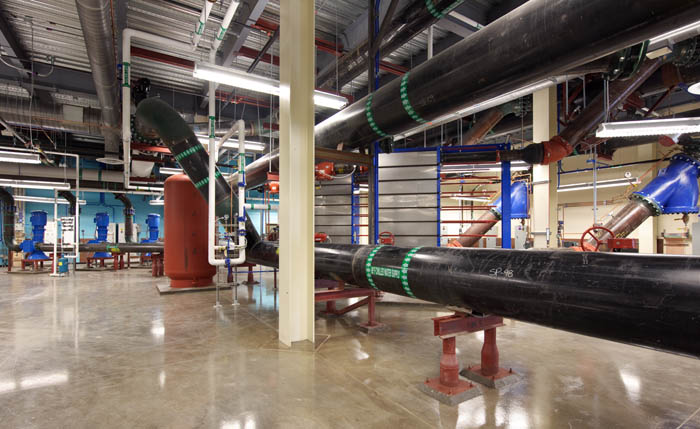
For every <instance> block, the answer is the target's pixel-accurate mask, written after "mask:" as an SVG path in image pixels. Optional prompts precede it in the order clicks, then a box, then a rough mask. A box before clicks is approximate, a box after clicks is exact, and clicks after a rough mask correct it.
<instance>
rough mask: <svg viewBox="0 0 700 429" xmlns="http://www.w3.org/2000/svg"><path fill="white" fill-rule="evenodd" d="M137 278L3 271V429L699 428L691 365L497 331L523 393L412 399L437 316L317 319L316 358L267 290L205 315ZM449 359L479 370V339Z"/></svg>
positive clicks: (418, 309) (197, 299)
mask: <svg viewBox="0 0 700 429" xmlns="http://www.w3.org/2000/svg"><path fill="white" fill-rule="evenodd" d="M148 274H149V273H148V272H147V271H144V270H131V271H129V272H127V271H121V272H118V273H113V272H94V273H91V272H80V273H78V274H77V275H73V276H71V277H69V278H63V279H52V278H49V277H48V276H44V275H41V276H38V275H37V276H29V275H25V276H22V275H7V274H0V291H2V294H0V427H2V428H15V427H17V428H22V427H51V428H62V427H66V428H68V427H70V428H78V427H90V428H95V427H120V428H137V427H138V428H141V427H144V428H146V427H147V428H155V427H167V428H200V427H201V428H210V427H211V428H227V429H233V428H236V429H250V428H270V427H284V428H290V427H291V428H296V427H300V428H308V427H324V428H325V427H377V428H387V427H403V428H413V427H450V428H451V427H465V428H472V427H488V428H491V427H499V428H501V427H502V428H582V427H592V428H614V427H621V428H642V427H644V428H647V427H658V428H678V427H683V428H700V361H698V360H694V359H688V358H683V357H678V356H673V355H669V354H665V353H660V352H654V351H651V350H645V349H641V348H636V347H631V346H625V345H621V344H615V343H611V342H607V341H601V340H596V339H591V338H586V337H582V336H578V335H573V334H568V333H564V332H560V331H555V330H551V329H546V328H541V327H538V326H534V325H529V324H525V323H520V322H513V321H508V322H507V326H506V327H503V328H501V329H499V345H500V355H501V363H502V366H506V367H512V368H513V369H514V370H515V371H517V372H518V373H520V374H522V375H523V379H522V381H520V382H518V383H517V384H515V385H513V386H511V387H510V388H509V389H508V390H505V391H501V392H498V391H495V390H488V389H486V392H485V394H484V396H482V397H479V398H476V399H473V400H471V401H468V402H466V403H463V404H461V405H459V406H457V407H449V406H446V405H442V404H440V403H438V402H436V401H435V400H433V399H431V398H429V397H427V396H426V395H424V394H423V393H421V392H420V391H418V389H417V388H416V385H417V384H418V383H420V382H422V381H423V380H424V379H425V378H426V377H433V376H435V375H437V372H438V361H439V356H440V342H439V340H438V339H436V338H435V337H433V336H432V322H431V320H430V318H431V317H434V316H436V315H444V314H447V312H445V311H444V310H442V309H440V308H438V307H435V306H421V305H415V304H405V303H403V304H402V303H390V302H387V303H383V304H381V305H380V306H379V316H380V317H381V320H382V322H384V323H386V324H387V325H389V326H390V328H391V329H390V330H387V331H384V332H374V333H372V334H369V335H367V334H364V333H361V332H359V331H358V330H357V329H356V327H355V324H356V323H359V322H362V321H363V320H364V317H365V311H364V310H362V311H359V312H354V313H351V314H350V316H348V317H345V318H341V319H330V320H326V319H323V318H318V319H317V322H316V332H317V334H318V339H317V350H316V352H315V353H313V352H308V351H290V350H284V349H281V348H280V346H279V345H278V343H277V340H276V338H277V333H276V331H275V329H276V326H277V316H276V311H275V304H276V303H275V297H274V294H273V293H272V290H271V287H270V285H271V281H270V280H269V279H267V277H266V278H265V279H266V280H267V282H266V283H267V285H268V286H263V287H260V286H255V287H250V288H248V287H245V286H241V287H240V288H239V290H240V299H241V303H242V305H241V306H240V307H236V308H234V307H231V305H230V303H231V299H230V292H226V293H225V294H224V295H223V298H224V299H223V300H222V301H223V304H224V307H223V308H222V309H221V310H220V311H218V312H217V311H215V310H214V309H213V308H212V304H213V303H214V296H215V295H214V292H200V293H190V294H180V295H169V296H159V295H158V293H157V292H156V290H155V287H154V285H155V284H156V282H158V281H159V282H162V281H163V280H162V279H161V280H154V279H152V278H151V277H150V276H148ZM321 308H322V305H319V306H318V307H317V309H319V310H320V309H321ZM699 340H700V339H699ZM457 346H458V349H459V355H460V356H459V357H460V361H461V363H462V364H463V365H466V364H469V363H476V362H478V359H479V351H480V347H481V340H480V338H479V337H478V335H470V336H463V337H459V338H458V340H457Z"/></svg>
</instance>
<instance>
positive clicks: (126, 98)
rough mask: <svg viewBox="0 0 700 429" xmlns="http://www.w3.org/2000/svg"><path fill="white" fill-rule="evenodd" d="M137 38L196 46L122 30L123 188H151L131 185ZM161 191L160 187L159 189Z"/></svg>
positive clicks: (174, 45)
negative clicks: (133, 67) (133, 54)
mask: <svg viewBox="0 0 700 429" xmlns="http://www.w3.org/2000/svg"><path fill="white" fill-rule="evenodd" d="M132 39H137V40H142V41H146V42H151V43H157V44H159V45H164V46H167V47H170V48H173V49H175V51H181V52H191V51H193V50H194V49H196V46H192V45H189V44H187V43H182V42H178V41H177V40H172V39H168V38H167V37H162V36H157V35H155V34H151V33H146V32H145V31H139V30H134V29H133V28H125V29H124V31H123V32H122V144H123V146H124V189H127V190H128V189H135V190H152V189H150V188H149V187H144V186H132V185H131V182H130V175H131V40H132ZM161 191H162V189H161Z"/></svg>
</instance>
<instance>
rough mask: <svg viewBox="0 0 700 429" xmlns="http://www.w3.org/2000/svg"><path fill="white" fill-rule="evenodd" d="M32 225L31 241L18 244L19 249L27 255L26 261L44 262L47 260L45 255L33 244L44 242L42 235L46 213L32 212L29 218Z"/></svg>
mask: <svg viewBox="0 0 700 429" xmlns="http://www.w3.org/2000/svg"><path fill="white" fill-rule="evenodd" d="M29 221H30V222H31V224H32V239H31V240H29V239H26V240H24V241H23V242H22V244H20V246H19V247H20V249H22V251H23V252H25V253H29V256H28V257H27V259H30V260H44V259H49V257H48V256H46V253H44V252H42V251H41V250H39V249H37V248H36V247H35V246H34V245H35V243H43V242H44V233H45V232H46V212H45V211H43V210H35V211H33V212H32V216H31V217H30V218H29Z"/></svg>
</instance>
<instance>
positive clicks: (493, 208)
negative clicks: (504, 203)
mask: <svg viewBox="0 0 700 429" xmlns="http://www.w3.org/2000/svg"><path fill="white" fill-rule="evenodd" d="M489 211H490V212H491V213H493V215H494V216H496V220H501V213H500V212H499V211H498V210H496V208H495V207H491V208H490V209H489Z"/></svg>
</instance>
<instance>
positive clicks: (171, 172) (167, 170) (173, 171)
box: [158, 167, 183, 176]
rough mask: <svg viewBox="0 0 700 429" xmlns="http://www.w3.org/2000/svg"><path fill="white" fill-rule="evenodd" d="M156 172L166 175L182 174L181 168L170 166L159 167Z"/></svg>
mask: <svg viewBox="0 0 700 429" xmlns="http://www.w3.org/2000/svg"><path fill="white" fill-rule="evenodd" d="M158 172H159V173H160V174H165V175H168V176H172V175H174V174H182V173H183V170H182V168H170V167H161V168H159V169H158Z"/></svg>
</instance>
